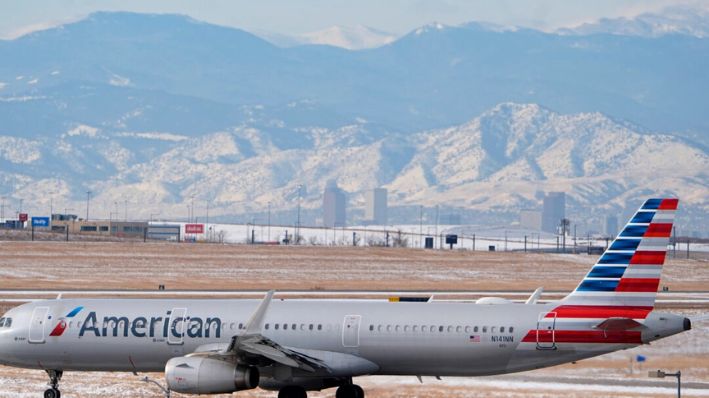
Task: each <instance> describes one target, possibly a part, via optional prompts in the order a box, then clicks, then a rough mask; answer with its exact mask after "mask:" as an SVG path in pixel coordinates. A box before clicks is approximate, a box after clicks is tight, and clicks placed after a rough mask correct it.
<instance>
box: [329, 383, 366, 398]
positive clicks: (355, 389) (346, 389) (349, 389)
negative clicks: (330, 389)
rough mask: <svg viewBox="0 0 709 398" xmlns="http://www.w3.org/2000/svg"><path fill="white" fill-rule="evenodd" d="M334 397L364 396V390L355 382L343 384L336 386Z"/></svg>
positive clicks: (353, 397) (357, 397) (360, 397)
mask: <svg viewBox="0 0 709 398" xmlns="http://www.w3.org/2000/svg"><path fill="white" fill-rule="evenodd" d="M335 398H364V390H363V389H362V387H360V386H358V385H357V384H344V385H341V386H340V387H338V388H337V392H336V393H335Z"/></svg>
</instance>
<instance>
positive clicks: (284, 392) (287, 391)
mask: <svg viewBox="0 0 709 398" xmlns="http://www.w3.org/2000/svg"><path fill="white" fill-rule="evenodd" d="M278 398H308V393H307V391H305V388H303V387H300V386H286V387H283V388H281V390H280V391H278Z"/></svg>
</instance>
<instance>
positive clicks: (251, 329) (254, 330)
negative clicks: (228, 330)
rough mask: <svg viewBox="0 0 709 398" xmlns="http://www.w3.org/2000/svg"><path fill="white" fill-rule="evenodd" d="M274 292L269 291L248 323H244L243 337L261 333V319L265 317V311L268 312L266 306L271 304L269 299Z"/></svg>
mask: <svg viewBox="0 0 709 398" xmlns="http://www.w3.org/2000/svg"><path fill="white" fill-rule="evenodd" d="M275 292H276V291H275V290H269V291H268V293H266V297H264V299H263V301H262V302H261V304H259V306H258V308H256V311H254V314H253V315H251V319H249V322H247V323H246V330H245V331H244V334H245V335H250V334H260V333H261V328H262V327H263V318H264V317H265V316H266V310H268V306H269V305H270V304H271V299H273V294H274V293H275Z"/></svg>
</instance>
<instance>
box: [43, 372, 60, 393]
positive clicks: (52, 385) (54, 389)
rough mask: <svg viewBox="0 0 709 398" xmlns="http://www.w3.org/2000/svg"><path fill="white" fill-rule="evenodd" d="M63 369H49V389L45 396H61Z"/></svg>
mask: <svg viewBox="0 0 709 398" xmlns="http://www.w3.org/2000/svg"><path fill="white" fill-rule="evenodd" d="M62 373H63V372H62V371H61V370H47V374H48V375H49V389H48V390H46V391H45V392H44V398H61V396H62V393H61V392H60V391H59V380H61V379H62Z"/></svg>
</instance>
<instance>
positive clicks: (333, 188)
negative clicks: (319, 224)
mask: <svg viewBox="0 0 709 398" xmlns="http://www.w3.org/2000/svg"><path fill="white" fill-rule="evenodd" d="M346 203H347V198H346V197H345V192H344V191H343V190H341V189H340V188H338V187H337V182H335V180H330V181H328V182H327V185H326V186H325V193H324V195H323V205H322V207H323V225H324V226H326V227H330V228H332V227H344V226H345V220H346V215H347V213H346Z"/></svg>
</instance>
